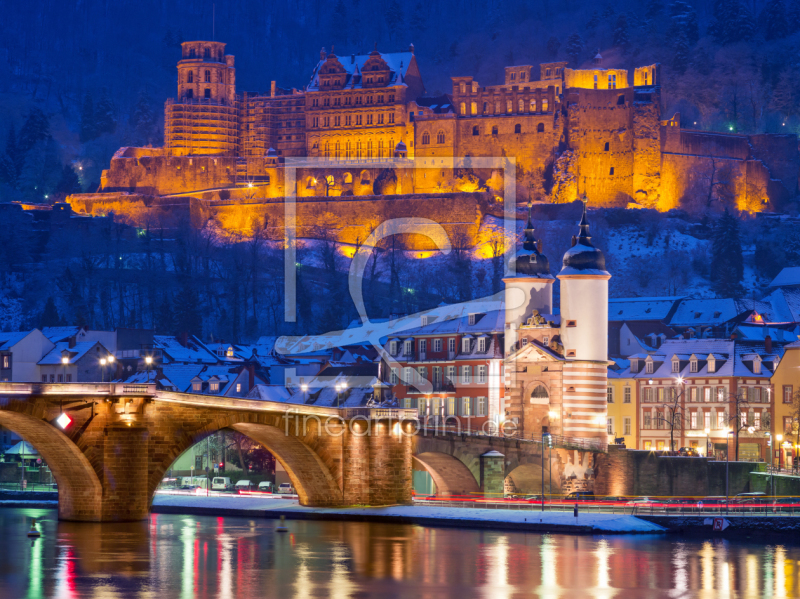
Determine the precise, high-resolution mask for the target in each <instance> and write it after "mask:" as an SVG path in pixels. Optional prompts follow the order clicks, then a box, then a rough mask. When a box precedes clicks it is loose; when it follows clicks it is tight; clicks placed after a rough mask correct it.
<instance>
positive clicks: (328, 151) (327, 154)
mask: <svg viewBox="0 0 800 599" xmlns="http://www.w3.org/2000/svg"><path fill="white" fill-rule="evenodd" d="M330 157H331V144H330V142H327V141H326V142H325V158H330Z"/></svg>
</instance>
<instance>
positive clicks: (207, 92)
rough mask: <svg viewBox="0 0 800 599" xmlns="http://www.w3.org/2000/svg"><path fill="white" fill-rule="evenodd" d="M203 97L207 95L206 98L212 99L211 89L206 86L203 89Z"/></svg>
mask: <svg viewBox="0 0 800 599" xmlns="http://www.w3.org/2000/svg"><path fill="white" fill-rule="evenodd" d="M203 97H205V99H206V100H210V99H211V90H210V89H208V88H206V89H205V90H204V91H203Z"/></svg>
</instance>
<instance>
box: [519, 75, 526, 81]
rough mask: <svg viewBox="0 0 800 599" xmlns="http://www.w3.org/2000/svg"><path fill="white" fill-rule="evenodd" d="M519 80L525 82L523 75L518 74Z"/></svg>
mask: <svg viewBox="0 0 800 599" xmlns="http://www.w3.org/2000/svg"><path fill="white" fill-rule="evenodd" d="M519 80H520V81H525V73H520V74H519Z"/></svg>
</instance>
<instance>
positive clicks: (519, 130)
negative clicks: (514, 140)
mask: <svg viewBox="0 0 800 599" xmlns="http://www.w3.org/2000/svg"><path fill="white" fill-rule="evenodd" d="M514 133H522V125H520V124H519V123H517V124H516V125H514Z"/></svg>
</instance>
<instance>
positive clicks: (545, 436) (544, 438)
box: [542, 432, 553, 511]
mask: <svg viewBox="0 0 800 599" xmlns="http://www.w3.org/2000/svg"><path fill="white" fill-rule="evenodd" d="M545 443H547V445H548V446H549V447H550V448H551V449H550V457H551V458H552V456H553V449H552V447H553V439H552V438H551V437H550V433H545V432H542V511H544V444H545ZM549 466H550V469H551V470H552V468H553V465H552V463H551V464H549ZM552 481H553V478H552V474H551V476H550V482H551V484H552ZM548 491H549V492H550V494H552V493H553V491H552V489H550V488H548Z"/></svg>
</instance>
